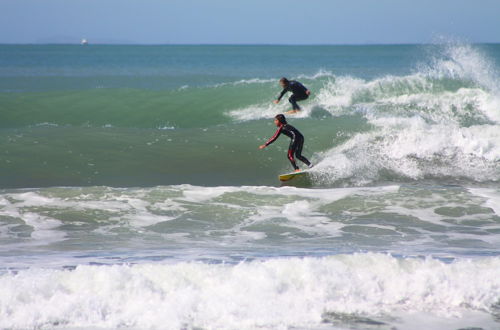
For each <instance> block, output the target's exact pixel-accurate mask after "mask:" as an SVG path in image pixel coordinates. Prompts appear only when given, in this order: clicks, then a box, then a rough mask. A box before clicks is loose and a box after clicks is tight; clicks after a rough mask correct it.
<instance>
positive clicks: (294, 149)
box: [259, 114, 312, 172]
mask: <svg viewBox="0 0 500 330" xmlns="http://www.w3.org/2000/svg"><path fill="white" fill-rule="evenodd" d="M274 124H275V125H276V126H277V127H278V129H277V130H276V133H274V135H273V137H272V138H270V139H269V140H268V141H267V142H266V143H265V144H263V145H261V146H260V147H259V149H264V148H265V147H267V146H268V145H270V144H271V143H273V142H274V141H276V139H278V137H279V136H280V134H281V133H283V134H285V135H286V136H288V137H289V138H290V139H291V141H290V146H289V147H288V159H289V160H290V163H291V164H292V166H293V168H294V169H295V172H298V171H300V169H299V167H298V166H297V164H296V163H295V159H294V155H295V156H297V158H298V159H300V161H302V162H303V163H304V164H306V165H307V166H309V167H312V165H311V162H310V161H309V160H308V159H307V158H306V157H304V156H302V147H303V146H304V136H303V135H302V134H301V133H300V132H299V130H298V129H296V128H295V127H293V126H292V125H290V124H288V123H287V121H286V118H285V115H282V114H279V115H276V117H274Z"/></svg>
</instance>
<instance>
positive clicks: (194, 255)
mask: <svg viewBox="0 0 500 330" xmlns="http://www.w3.org/2000/svg"><path fill="white" fill-rule="evenodd" d="M499 73H500V47H499V45H470V44H464V43H456V42H449V43H443V44H436V45H400V46H390V45H387V46H99V45H91V46H87V47H78V46H64V45H58V46H56V45H53V46H43V45H39V46H16V45H8V46H7V45H0V150H1V151H0V243H1V244H0V328H1V329H96V328H99V329H116V328H124V329H374V330H375V329H377V330H380V329H387V330H389V329H391V330H392V329H402V330H410V329H436V330H437V329H439V330H441V329H449V330H457V329H485V330H487V329H488V330H490V329H499V328H500V253H499V251H500V186H499V181H500V79H499V78H498V77H499ZM281 76H287V77H288V78H290V79H296V80H299V81H300V82H302V83H303V84H304V85H306V86H307V87H308V88H309V89H310V90H311V91H312V95H311V97H310V98H309V99H308V100H306V101H302V102H301V103H300V104H301V106H302V107H303V111H302V112H301V113H299V114H297V115H296V116H294V117H291V116H290V117H289V121H290V122H291V123H292V125H294V126H295V127H297V128H298V129H300V131H301V132H302V133H303V134H304V136H305V148H304V151H303V154H304V155H305V156H306V157H308V158H310V159H311V160H312V162H313V163H314V164H315V166H314V167H313V169H312V170H310V174H309V175H308V176H307V178H303V179H299V180H292V181H290V183H287V184H281V183H280V182H279V181H278V179H277V176H278V174H280V173H284V172H287V171H289V170H290V169H291V167H290V165H289V163H288V160H287V158H286V150H287V147H288V141H287V139H286V138H285V137H280V139H279V140H278V141H276V142H275V143H274V144H272V145H271V146H269V148H267V149H266V150H258V146H259V145H260V144H262V143H263V142H264V141H266V140H267V139H268V138H269V137H270V136H272V134H273V133H274V130H275V127H274V126H273V123H272V118H273V117H274V115H276V114H277V113H281V112H284V111H287V110H288V109H289V104H288V103H287V102H286V97H285V99H284V100H283V101H284V102H281V103H280V104H279V105H275V104H273V103H272V100H273V99H274V98H275V97H276V96H277V95H278V93H279V92H280V88H279V85H278V79H279V78H280V77H281ZM299 165H300V164H299Z"/></svg>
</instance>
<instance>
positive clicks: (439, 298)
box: [0, 253, 500, 329]
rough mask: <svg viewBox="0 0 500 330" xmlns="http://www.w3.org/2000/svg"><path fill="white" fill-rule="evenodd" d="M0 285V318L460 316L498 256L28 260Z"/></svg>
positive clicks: (469, 309) (489, 298)
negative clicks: (44, 265)
mask: <svg viewBox="0 0 500 330" xmlns="http://www.w3.org/2000/svg"><path fill="white" fill-rule="evenodd" d="M0 291H1V292H2V295H0V327H2V328H39V327H50V328H52V327H57V326H59V327H61V326H62V327H65V328H69V327H93V328H95V327H103V328H118V327H125V328H157V329H160V328H161V329H179V328H197V327H199V328H217V329H235V328H238V329H254V328H264V329H275V328H281V327H283V328H291V327H318V326H320V325H321V324H322V320H323V318H324V316H325V314H327V313H345V314H353V315H365V316H368V317H375V318H376V317H377V316H379V315H389V316H392V317H396V319H394V318H393V319H392V322H396V323H397V322H398V321H397V320H398V318H399V317H401V316H406V317H411V315H413V314H415V313H428V314H430V317H434V318H436V317H440V318H444V319H445V320H448V322H451V323H454V324H463V323H464V321H465V319H464V317H469V316H470V314H471V313H476V315H477V314H481V313H483V314H485V313H491V312H493V305H494V304H495V303H497V302H498V301H499V299H500V259H499V258H485V259H476V260H458V261H455V262H453V263H451V264H446V263H443V262H441V261H438V260H435V259H425V260H421V259H397V258H394V257H391V256H388V255H381V254H372V253H368V254H356V255H339V256H335V257H327V258H320V259H313V258H304V259H300V258H290V259H275V260H266V261H254V262H246V263H241V264H238V265H223V264H219V265H214V264H201V263H186V262H182V263H178V264H142V265H134V266H126V265H122V266H101V267H97V266H78V267H77V268H76V269H75V270H73V271H70V270H50V269H45V270H44V269H30V270H25V271H20V272H19V273H17V274H3V275H1V276H0ZM453 320H455V322H453ZM469 321H470V320H469ZM491 324H494V322H493V321H491ZM430 326H431V328H432V324H431V325H430ZM398 328H399V329H411V327H409V326H408V325H406V326H405V325H404V324H403V325H401V326H398Z"/></svg>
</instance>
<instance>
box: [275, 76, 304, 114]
mask: <svg viewBox="0 0 500 330" xmlns="http://www.w3.org/2000/svg"><path fill="white" fill-rule="evenodd" d="M306 91H307V88H306V87H305V86H304V85H302V84H301V83H299V82H298V81H295V80H290V81H289V82H288V86H286V87H285V88H284V89H283V90H282V91H281V93H280V95H279V96H278V101H279V100H281V98H282V97H283V95H285V93H286V92H292V96H290V98H289V99H288V101H290V103H291V104H292V109H293V110H300V107H299V105H298V104H297V101H302V100H305V99H307V98H308V97H309V95H307V93H306Z"/></svg>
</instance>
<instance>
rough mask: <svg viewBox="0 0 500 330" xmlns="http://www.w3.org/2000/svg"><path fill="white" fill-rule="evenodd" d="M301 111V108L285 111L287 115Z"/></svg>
mask: <svg viewBox="0 0 500 330" xmlns="http://www.w3.org/2000/svg"><path fill="white" fill-rule="evenodd" d="M299 111H300V110H290V111H287V112H285V113H286V114H287V115H293V114H295V113H297V112H299Z"/></svg>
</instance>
